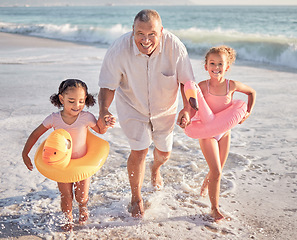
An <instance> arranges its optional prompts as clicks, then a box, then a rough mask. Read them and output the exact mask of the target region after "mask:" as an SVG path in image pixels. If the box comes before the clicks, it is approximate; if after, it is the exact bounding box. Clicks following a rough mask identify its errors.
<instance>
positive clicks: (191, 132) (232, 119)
mask: <svg viewBox="0 0 297 240" xmlns="http://www.w3.org/2000/svg"><path fill="white" fill-rule="evenodd" d="M184 91H185V95H186V98H187V100H188V101H189V103H190V105H191V107H192V108H194V109H195V110H197V112H196V114H195V116H194V117H192V118H191V123H190V124H189V125H188V126H187V127H186V128H185V133H186V135H187V136H189V137H191V138H195V139H197V138H200V139H203V138H211V137H213V136H217V135H219V134H222V133H224V132H226V131H228V130H229V129H231V128H233V127H234V126H236V125H237V124H238V123H239V122H240V121H241V120H242V118H243V117H244V116H245V114H246V111H247V104H246V103H245V102H244V101H241V100H232V103H231V105H230V106H229V107H228V108H226V109H224V110H223V111H221V112H218V113H216V114H214V113H213V112H212V111H211V109H210V107H209V106H208V105H207V102H206V101H205V99H204V96H203V94H202V92H201V89H200V88H199V86H198V85H197V84H196V83H194V82H193V81H188V82H186V84H185V85H184ZM198 106H199V110H198Z"/></svg>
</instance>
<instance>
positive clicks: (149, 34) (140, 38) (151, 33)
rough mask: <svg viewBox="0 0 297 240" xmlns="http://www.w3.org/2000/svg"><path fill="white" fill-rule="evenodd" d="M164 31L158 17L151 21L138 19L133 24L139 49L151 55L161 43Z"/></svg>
mask: <svg viewBox="0 0 297 240" xmlns="http://www.w3.org/2000/svg"><path fill="white" fill-rule="evenodd" d="M162 31H163V27H162V25H161V23H160V22H159V21H158V20H156V19H152V20H150V21H149V22H142V21H139V20H136V21H135V23H134V25H133V33H134V40H135V44H136V46H137V47H138V49H139V51H140V52H141V53H143V54H146V55H148V56H150V55H151V54H152V53H153V52H154V51H155V49H156V48H157V46H158V45H159V43H160V39H161V36H162Z"/></svg>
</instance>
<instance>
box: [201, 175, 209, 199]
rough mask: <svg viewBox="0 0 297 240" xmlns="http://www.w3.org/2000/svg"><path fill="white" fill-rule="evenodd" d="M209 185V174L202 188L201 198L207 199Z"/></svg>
mask: <svg viewBox="0 0 297 240" xmlns="http://www.w3.org/2000/svg"><path fill="white" fill-rule="evenodd" d="M208 183H209V180H208V174H207V175H206V177H205V178H204V181H203V183H202V186H201V190H200V196H201V197H206V196H207V192H208Z"/></svg>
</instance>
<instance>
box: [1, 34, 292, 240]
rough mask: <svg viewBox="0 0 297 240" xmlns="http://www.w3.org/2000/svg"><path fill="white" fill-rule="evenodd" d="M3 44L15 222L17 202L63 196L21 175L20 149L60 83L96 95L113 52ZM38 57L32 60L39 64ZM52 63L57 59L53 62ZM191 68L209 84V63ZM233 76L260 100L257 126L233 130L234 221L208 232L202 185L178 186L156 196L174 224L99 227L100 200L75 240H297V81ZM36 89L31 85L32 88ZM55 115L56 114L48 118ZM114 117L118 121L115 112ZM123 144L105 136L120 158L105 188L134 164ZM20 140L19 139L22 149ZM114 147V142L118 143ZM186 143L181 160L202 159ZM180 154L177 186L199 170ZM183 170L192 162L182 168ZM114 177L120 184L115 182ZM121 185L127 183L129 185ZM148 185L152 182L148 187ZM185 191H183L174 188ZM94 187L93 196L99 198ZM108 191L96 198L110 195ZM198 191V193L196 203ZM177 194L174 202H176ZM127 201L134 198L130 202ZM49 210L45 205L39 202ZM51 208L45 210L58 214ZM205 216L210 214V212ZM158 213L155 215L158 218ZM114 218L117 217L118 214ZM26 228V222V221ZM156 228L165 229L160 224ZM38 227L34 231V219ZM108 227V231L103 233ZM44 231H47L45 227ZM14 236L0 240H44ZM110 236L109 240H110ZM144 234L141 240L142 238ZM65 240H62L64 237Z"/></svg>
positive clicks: (283, 75) (34, 41) (7, 196)
mask: <svg viewBox="0 0 297 240" xmlns="http://www.w3.org/2000/svg"><path fill="white" fill-rule="evenodd" d="M0 44H1V46H2V48H1V50H0V52H1V53H3V58H2V59H4V60H1V61H2V62H1V63H0V65H1V66H2V67H1V68H2V69H0V72H1V74H2V76H3V77H2V80H0V81H2V84H3V86H5V88H3V89H2V90H1V95H2V97H3V99H6V101H7V104H4V103H2V105H1V109H3V110H2V113H1V115H0V126H2V129H3V136H4V137H3V140H2V148H1V152H2V153H3V156H4V158H5V159H6V161H4V163H3V170H2V172H0V173H2V175H3V180H2V181H3V186H2V188H1V192H2V194H3V196H4V200H7V201H8V200H11V199H13V200H14V201H15V202H14V203H11V205H9V204H7V205H8V207H6V204H4V203H3V202H2V204H1V208H3V209H4V212H7V214H10V211H14V210H10V209H14V208H15V209H16V210H15V211H18V210H17V209H18V208H19V206H18V205H23V200H18V198H20V199H21V198H22V196H25V197H28V199H29V200H35V199H34V195H37V199H38V194H40V195H42V190H44V189H43V186H45V188H48V189H51V188H53V189H55V188H56V186H55V183H48V182H47V181H46V180H44V179H43V178H42V177H41V176H40V174H39V173H38V172H37V170H36V169H35V172H34V173H30V174H28V173H27V172H26V170H25V169H24V167H23V166H18V165H19V164H17V163H16V162H17V161H21V158H20V156H19V152H20V149H21V148H22V147H23V146H22V144H23V141H24V140H25V138H26V137H28V134H29V132H30V131H31V129H32V128H33V126H35V124H36V123H37V122H39V121H41V120H42V119H43V116H44V115H46V114H48V113H49V107H48V106H49V103H48V96H50V95H51V94H52V93H53V92H54V91H55V90H56V88H57V86H58V82H60V79H62V78H64V77H66V76H68V74H70V73H71V75H75V76H76V75H77V76H78V77H82V78H83V79H87V80H88V81H89V82H88V85H89V88H90V89H92V90H93V91H95V90H96V91H97V89H98V86H97V82H96V81H97V78H98V74H99V70H100V64H101V62H102V60H103V57H104V54H105V51H106V49H103V48H102V49H100V47H97V46H90V45H85V44H83V45H81V44H79V43H73V42H67V41H59V40H53V39H47V38H39V37H31V36H23V35H19V34H10V33H0ZM94 52H95V53H94ZM32 54H33V56H31V55H32ZM51 54H52V55H54V58H52V56H51ZM49 56H50V59H49V60H48V57H49ZM19 59H21V60H19ZM60 59H61V60H60ZM191 60H193V70H194V72H195V73H196V76H198V77H199V78H198V79H196V81H201V80H202V79H201V78H202V77H203V76H204V75H205V73H203V72H202V71H203V69H202V68H203V66H202V65H201V62H202V60H199V61H198V60H195V59H191ZM231 76H232V78H234V79H238V80H240V81H241V80H242V81H243V82H246V83H247V84H248V85H251V86H253V87H254V88H255V89H256V90H257V95H258V96H257V102H256V106H255V110H254V112H253V116H251V118H250V119H249V120H247V121H246V123H245V124H243V125H242V126H240V127H238V128H236V129H235V130H234V138H233V139H232V140H231V149H230V160H229V159H228V160H227V163H226V170H225V169H224V170H225V171H224V170H223V173H224V174H226V176H225V180H224V181H225V182H227V183H228V181H227V180H229V179H228V178H230V179H231V180H233V181H234V182H235V183H236V184H235V186H234V188H233V189H231V190H230V191H229V192H228V191H227V192H225V193H222V196H221V197H220V205H221V207H222V210H223V211H224V212H226V213H227V215H231V221H227V220H226V221H225V222H223V223H220V224H209V223H207V224H205V223H204V222H203V221H202V220H201V219H200V218H201V216H204V215H203V214H204V212H205V211H206V212H207V211H208V208H207V207H205V206H208V205H209V200H208V198H200V197H199V196H196V195H195V194H196V191H199V184H200V183H197V184H196V185H195V186H194V187H192V188H191V187H190V186H189V189H190V194H187V193H184V192H183V190H184V189H183V188H182V187H181V189H177V190H176V189H175V188H174V187H175V185H173V187H172V189H171V188H169V190H167V189H166V188H165V192H163V193H162V192H161V193H156V196H158V195H157V194H159V195H160V196H161V197H162V196H163V198H161V199H164V202H162V203H161V204H160V206H157V207H156V209H155V211H156V212H158V211H160V212H161V213H162V210H163V208H166V207H167V208H169V209H170V207H171V208H172V209H170V211H169V213H170V214H171V215H170V214H168V216H167V215H166V214H164V216H167V217H164V216H162V215H161V217H159V215H158V214H155V216H156V219H155V218H154V215H150V214H152V213H149V212H148V219H145V220H144V221H143V222H141V223H139V222H137V223H135V222H134V220H131V219H130V218H129V217H127V216H126V215H125V213H123V215H121V214H119V215H120V217H119V219H121V218H122V219H124V220H123V222H124V223H122V222H121V221H120V220H117V219H115V220H113V221H115V223H114V225H113V222H112V221H110V222H109V221H107V220H106V219H107V217H106V219H105V218H100V213H101V212H100V209H101V208H104V207H105V206H106V205H107V204H106V205H104V204H103V205H102V204H100V202H98V203H97V202H96V199H91V200H90V205H91V204H94V205H91V207H90V209H91V210H93V212H92V215H91V219H90V221H94V222H93V223H91V224H90V226H87V227H86V228H82V229H80V228H78V229H77V230H75V231H74V233H73V234H76V235H77V237H83V236H84V234H86V232H87V233H88V234H92V233H94V234H95V235H94V237H96V236H108V233H111V234H113V235H111V236H113V237H114V238H117V237H119V236H121V234H124V235H123V236H125V237H127V236H129V234H130V233H135V234H136V235H135V237H136V236H137V237H139V238H140V239H142V238H141V237H142V235H141V234H142V230H145V232H146V233H148V236H151V237H152V236H153V234H155V233H154V232H156V231H157V232H158V231H159V230H158V229H161V230H162V231H164V232H165V233H164V234H163V233H162V232H159V234H160V237H161V239H167V238H166V236H176V237H177V236H179V234H181V232H180V231H184V232H183V234H185V235H183V237H185V238H187V237H188V239H191V237H189V236H192V234H197V233H200V234H202V235H201V239H210V238H214V237H218V238H219V237H224V236H226V237H227V238H228V239H229V238H230V239H242V237H243V236H242V235H241V234H243V235H244V237H245V238H250V239H267V240H268V239H269V240H270V239H279V238H282V239H293V238H294V236H295V234H294V231H296V230H295V229H297V221H296V220H297V216H296V213H297V209H296V207H295V206H296V198H297V197H296V196H295V195H296V192H297V187H296V183H297V182H296V176H297V175H296V172H297V169H296V168H297V166H296V164H295V163H294V161H295V162H296V156H297V152H296V122H297V121H296V120H297V119H296V118H297V116H296V114H295V111H294V109H295V104H294V103H295V101H294V99H295V96H296V94H297V90H295V87H294V86H295V85H296V84H295V83H296V79H297V74H296V73H295V72H285V71H283V70H279V71H278V70H277V69H275V68H274V67H271V68H268V69H267V68H261V67H259V66H258V67H256V66H250V65H244V64H242V62H240V61H239V63H238V64H235V65H234V66H232V70H231ZM45 77H46V78H47V85H46V86H43V85H44V82H41V80H40V79H43V78H45ZM23 79H25V80H26V81H28V84H26V82H25V83H24V80H23ZM283 79H286V80H285V81H284V82H285V84H282V83H281V81H282V80H283ZM29 80H30V81H32V82H29ZM7 81H10V84H8V83H6V82H7ZM4 83H5V85H4ZM31 85H32V86H33V87H37V89H36V90H35V88H34V89H33V90H32V89H31ZM36 93H37V94H36ZM39 95H41V96H39ZM50 110H56V109H55V108H50ZM92 111H95V112H96V113H97V111H98V109H97V107H95V108H93V109H92ZM112 111H113V112H115V110H114V109H113V110H112ZM30 115H32V117H30ZM284 116H286V117H284ZM19 121H21V122H22V124H21V126H19V125H20V123H19ZM175 133H176V137H175V138H176V139H179V137H183V136H184V133H183V132H182V131H181V130H180V129H178V128H176V129H175ZM232 133H233V130H232ZM121 134H122V133H121V131H120V128H116V129H113V130H112V131H111V132H109V133H107V134H106V135H104V136H102V137H103V138H107V139H109V140H110V142H111V144H112V145H111V149H112V151H113V152H111V159H109V161H108V162H107V164H105V165H104V168H103V169H102V172H101V175H102V176H103V177H105V178H104V179H105V180H107V177H109V174H112V173H114V172H115V169H116V168H119V167H120V166H122V165H125V164H126V163H125V160H126V155H127V154H128V149H125V147H123V146H126V145H125V144H124V143H120V144H119V143H118V141H122V142H126V140H125V139H121ZM15 139H18V141H17V142H16V143H15ZM114 139H115V141H113V140H114ZM181 139H183V138H181ZM186 141H187V143H183V144H184V145H181V146H180V145H178V144H179V142H176V146H175V147H176V149H177V150H178V151H181V152H184V155H186V154H187V152H185V151H182V150H183V149H187V148H188V149H189V148H190V144H192V145H195V146H194V147H193V149H196V148H197V146H198V145H197V142H195V141H193V140H192V139H186ZM187 144H188V145H187ZM0 145H1V144H0ZM118 146H121V149H117V148H118ZM191 150H192V149H191ZM178 151H176V152H174V154H173V155H172V159H171V161H170V162H169V163H168V164H167V166H165V167H164V172H165V173H166V174H165V175H168V176H169V177H171V178H176V177H178V174H175V173H176V172H174V171H177V170H176V169H180V168H182V167H181V166H180V164H184V165H182V166H186V167H187V164H188V165H191V162H190V163H184V162H182V161H180V160H179V158H182V157H185V156H179V154H178V153H179V152H178ZM192 151H193V150H192ZM199 151H200V150H199ZM189 156H192V155H186V158H187V160H188V158H189ZM15 159H17V161H16V160H15ZM118 159H120V161H121V163H119V161H118ZM241 159H244V162H243V169H242V170H238V169H237V168H233V165H234V164H235V165H236V163H237V162H238V161H239V162H240V160H241ZM182 160H183V161H185V160H184V159H182ZM198 160H199V158H198ZM188 161H189V160H188ZM195 161H196V159H195ZM195 161H194V162H195ZM201 162H202V163H203V164H202V165H201V166H200V165H199V164H198V163H199V162H198V163H197V164H198V166H199V167H198V170H196V171H198V172H199V171H202V169H203V168H202V167H204V168H205V164H206V163H205V162H204V161H203V160H202V161H201ZM7 164H10V165H7ZM21 164H22V163H21ZM171 167H172V169H171ZM173 167H175V168H173ZM166 170H167V171H166ZM204 171H205V170H204ZM15 172H18V173H19V175H20V176H19V177H20V179H21V180H20V179H13V180H15V181H12V182H13V184H14V185H12V188H16V189H10V188H7V189H6V185H7V186H9V184H10V183H11V179H10V177H11V175H12V174H15ZM122 172H123V173H122V174H123V175H125V174H126V172H125V168H123V170H122ZM171 172H173V174H172V173H171ZM177 173H178V172H177ZM171 174H172V175H171ZM115 175H117V172H116V173H115ZM111 176H113V175H111ZM100 177H101V176H100ZM103 177H102V178H103ZM169 177H167V179H164V180H165V181H167V182H165V183H167V185H168V183H170V178H169ZM98 178H99V177H98ZM96 179H97V178H96V177H95V180H96ZM99 179H100V178H99ZM123 179H125V180H126V178H125V176H124V177H123ZM234 179H235V180H234ZM95 180H94V181H95ZM180 180H181V179H180ZM188 180H189V179H188ZM231 180H230V181H231ZM101 181H103V180H98V182H96V183H100V182H101ZM147 181H148V179H146V182H147ZM175 181H179V179H178V178H177V180H175ZM14 182H16V183H14ZM227 183H226V184H227ZM36 185H37V186H36ZM179 185H181V184H177V185H176V186H179ZM96 187H97V186H93V188H96ZM101 188H102V186H101ZM101 188H100V190H98V191H103V190H102V189H101ZM176 188H177V187H176ZM32 189H33V190H32ZM147 189H148V187H147V186H146V185H145V188H144V190H143V191H144V192H145V191H147ZM171 190H172V191H173V190H176V191H177V192H178V194H179V192H180V194H181V196H182V194H184V195H185V196H186V197H185V198H182V197H181V198H182V201H180V202H178V204H179V205H177V206H175V205H174V204H172V206H171V205H170V204H169V205H170V206H169V207H168V206H167V204H166V200H168V199H167V198H168V196H169V197H170V198H172V195H169V193H168V192H170V191H171ZM186 190H187V189H186ZM92 191H94V192H93V193H92V195H93V196H95V198H98V199H101V198H103V197H102V196H101V195H96V193H97V192H96V191H95V190H92ZM187 191H188V190H187ZM191 191H193V192H192V193H191ZM39 192H41V193H39ZM108 192H109V191H108ZM103 193H104V192H103ZM125 193H126V192H125ZM118 194H119V196H117V195H115V196H112V197H113V198H112V199H115V200H116V201H120V199H121V198H123V199H124V203H126V199H125V196H122V195H123V194H124V192H121V191H120V192H118ZM162 194H163V195H162ZM166 194H167V195H166ZM178 194H177V195H176V196H175V195H173V196H175V197H176V198H177V199H178V197H179V195H178ZM191 194H192V195H195V196H194V197H193V198H194V199H195V201H196V202H195V201H194V200H189V203H187V202H186V203H187V204H188V205H189V206H187V207H184V206H183V205H182V203H183V201H187V198H190V197H191ZM127 195H128V196H129V193H128V194H127ZM166 197H167V198H166ZM148 198H149V197H148ZM24 199H25V198H24ZM43 200H44V199H43V198H42V197H41V200H40V201H43ZM50 200H51V199H49V202H47V204H48V205H49V206H50V207H52V206H51V201H50ZM178 200H179V199H178ZM18 201H20V202H18ZM24 201H25V200H24ZM35 201H36V200H35ZM54 202H55V204H56V202H57V200H56V199H55V201H54ZM196 203H197V204H196ZM26 204H27V203H26ZM34 204H36V203H32V206H34ZM121 204H122V203H121ZM203 204H204V205H203ZM36 205H37V204H36ZM196 205H197V206H196ZM28 206H31V205H28ZM107 206H108V205H107ZM46 207H48V206H46ZM111 207H112V206H111ZM97 208H99V209H97ZM203 208H205V209H206V210H203ZM36 209H39V205H37V207H36ZM53 209H56V208H53ZM201 209H202V210H201ZM107 210H108V209H107ZM152 210H154V209H153V208H152V209H151V211H152ZM39 211H41V210H39ZM39 211H38V212H35V211H34V209H33V210H32V209H31V208H30V207H28V212H30V214H31V215H30V214H28V216H27V218H29V220H31V219H30V216H34V215H35V214H36V215H39V217H40V216H42V217H43V214H44V213H43V212H39ZM42 211H44V209H43V210H42ZM195 211H196V212H195ZM193 212H194V214H195V215H194V216H193ZM201 212H202V213H203V214H202V213H201ZM97 213H98V214H97ZM7 214H5V213H3V215H2V214H1V215H0V223H1V222H2V223H3V224H4V225H5V224H8V223H7V222H6V221H5V217H6V218H8V219H9V218H11V219H14V218H16V219H17V215H7ZM115 215H116V216H117V214H115ZM32 218H33V217H32ZM25 220H27V219H26V218H25ZM29 220H28V221H29ZM158 220H160V222H161V223H158ZM32 221H33V222H34V219H32ZM98 222H99V223H98ZM9 224H11V225H9ZM9 224H8V225H7V226H8V227H13V228H12V229H14V228H16V227H19V226H18V225H17V223H16V222H15V221H14V220H12V221H11V222H9ZM101 224H103V225H102V226H101ZM164 226H166V228H165V227H164ZM39 227H40V228H41V226H39ZM52 231H53V230H52ZM88 231H89V232H88ZM191 231H193V233H191ZM16 232H17V234H19V235H14V233H13V232H12V231H10V230H9V229H2V230H1V229H0V239H1V237H2V236H6V237H4V238H8V239H32V238H35V239H42V237H39V236H38V235H27V234H28V232H22V231H21V230H20V229H18V230H17V231H16ZM104 232H105V233H106V235H104V234H105V233H104ZM233 232H235V234H234V233H233ZM138 233H139V235H137V234H138ZM53 234H54V236H60V234H62V233H60V232H55V233H53ZM101 234H102V235H101ZM166 234H167V235H166ZM170 234H172V235H170ZM236 234H237V235H236ZM63 236H64V235H63ZM193 237H195V236H193ZM111 238H112V237H111ZM61 239H63V238H62V237H61Z"/></svg>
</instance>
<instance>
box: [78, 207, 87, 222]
mask: <svg viewBox="0 0 297 240" xmlns="http://www.w3.org/2000/svg"><path fill="white" fill-rule="evenodd" d="M88 219H89V212H88V208H87V207H80V208H79V219H78V222H79V224H80V225H83V224H85V223H86V221H87V220H88Z"/></svg>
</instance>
